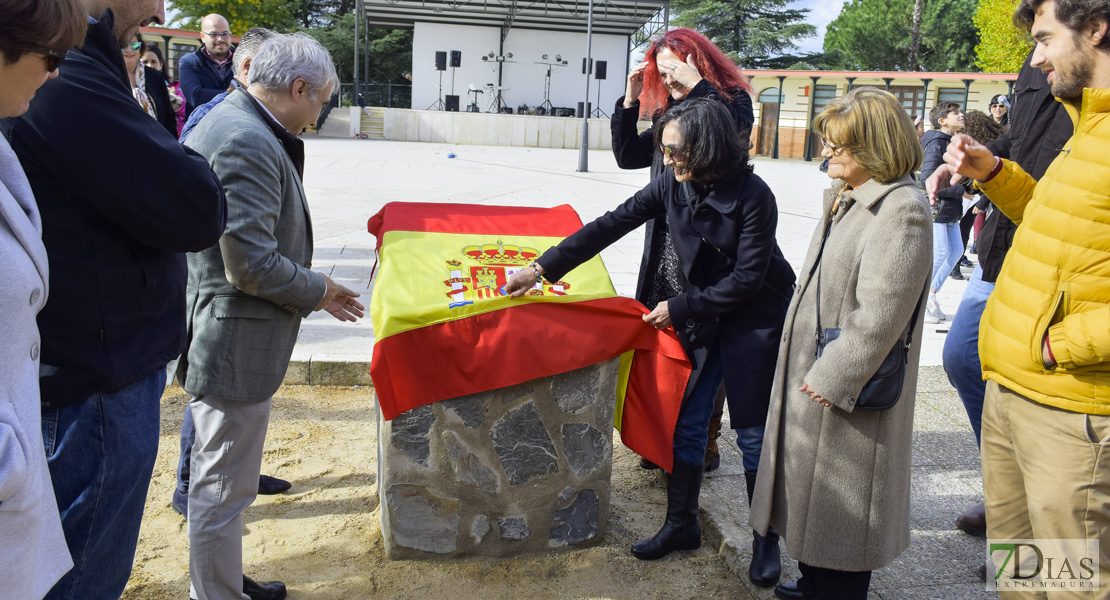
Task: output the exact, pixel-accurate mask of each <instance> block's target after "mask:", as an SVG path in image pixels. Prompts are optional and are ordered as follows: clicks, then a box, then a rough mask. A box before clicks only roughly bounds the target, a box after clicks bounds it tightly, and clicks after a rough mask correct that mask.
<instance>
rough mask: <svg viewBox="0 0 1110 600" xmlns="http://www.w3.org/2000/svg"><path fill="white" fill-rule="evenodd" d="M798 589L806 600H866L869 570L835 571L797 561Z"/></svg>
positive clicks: (869, 580)
mask: <svg viewBox="0 0 1110 600" xmlns="http://www.w3.org/2000/svg"><path fill="white" fill-rule="evenodd" d="M798 569H799V570H800V571H801V572H802V578H801V579H799V580H798V589H799V590H801V592H802V597H803V598H806V600H867V588H868V587H870V585H871V571H835V570H833V569H822V568H821V567H811V566H809V565H807V564H805V563H802V562H800V563H798Z"/></svg>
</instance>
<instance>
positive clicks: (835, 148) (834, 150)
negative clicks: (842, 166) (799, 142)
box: [821, 138, 847, 154]
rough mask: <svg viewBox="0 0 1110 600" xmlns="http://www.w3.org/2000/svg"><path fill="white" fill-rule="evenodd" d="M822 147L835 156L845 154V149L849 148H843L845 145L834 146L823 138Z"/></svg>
mask: <svg viewBox="0 0 1110 600" xmlns="http://www.w3.org/2000/svg"><path fill="white" fill-rule="evenodd" d="M821 145H822V146H824V147H826V148H828V149H829V152H832V153H833V154H840V153H841V152H844V150H845V148H847V147H846V146H843V145H841V146H836V145H834V144H830V143H829V141H828V140H826V139H825V138H821Z"/></svg>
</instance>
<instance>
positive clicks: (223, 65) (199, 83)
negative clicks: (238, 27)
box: [178, 13, 235, 114]
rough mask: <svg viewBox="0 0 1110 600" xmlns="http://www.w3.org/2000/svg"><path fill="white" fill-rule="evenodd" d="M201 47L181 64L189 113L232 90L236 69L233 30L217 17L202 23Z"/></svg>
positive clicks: (186, 108)
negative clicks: (232, 45) (233, 59)
mask: <svg viewBox="0 0 1110 600" xmlns="http://www.w3.org/2000/svg"><path fill="white" fill-rule="evenodd" d="M200 39H201V41H202V42H204V43H203V45H201V47H200V48H199V49H198V50H197V51H196V52H193V53H192V54H186V55H185V56H183V57H182V58H181V62H180V63H179V64H178V79H180V81H181V91H182V92H183V93H184V94H185V112H186V114H189V113H192V112H193V111H194V110H196V108H197V107H198V106H200V105H202V104H204V103H206V102H208V101H209V100H211V99H213V98H215V97H216V96H218V95H219V94H222V93H223V92H225V91H227V90H228V86H230V85H231V80H232V78H234V77H235V69H234V67H233V66H232V63H231V61H232V57H233V56H234V55H235V52H234V51H232V49H231V26H230V25H228V23H227V19H225V18H223V17H222V16H220V15H217V14H215V13H213V14H210V15H208V16H207V17H204V18H203V19H201V21H200Z"/></svg>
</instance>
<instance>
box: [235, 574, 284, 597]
mask: <svg viewBox="0 0 1110 600" xmlns="http://www.w3.org/2000/svg"><path fill="white" fill-rule="evenodd" d="M243 593H244V594H246V595H247V596H249V597H250V599H251V600H285V584H284V583H282V582H280V581H255V580H253V579H251V578H250V577H247V576H246V575H243Z"/></svg>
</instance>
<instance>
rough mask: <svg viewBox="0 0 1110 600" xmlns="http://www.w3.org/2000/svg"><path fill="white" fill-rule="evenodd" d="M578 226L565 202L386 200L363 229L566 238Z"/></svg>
mask: <svg viewBox="0 0 1110 600" xmlns="http://www.w3.org/2000/svg"><path fill="white" fill-rule="evenodd" d="M581 228H582V220H581V219H579V218H578V213H576V212H574V209H573V208H571V207H570V206H569V205H566V204H563V205H561V206H556V207H554V208H528V207H523V206H478V205H474V204H440V203H433V202H390V203H388V204H386V205H385V206H383V207H382V209H381V210H380V211H378V214H376V215H374V216H373V217H370V220H369V221H368V222H367V223H366V229H367V230H368V231H369V232H370V233H371V235H373V236H374V237H376V238H378V243H377V249H380V248H381V245H382V236H383V235H384V234H386V233H388V232H390V231H425V232H428V233H468V234H475V235H506V233H505V232H509V231H511V232H512V235H514V236H522V237H523V236H544V237H567V236H569V235H570V234H572V233H574V232H575V231H578V230H579V229H581Z"/></svg>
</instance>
